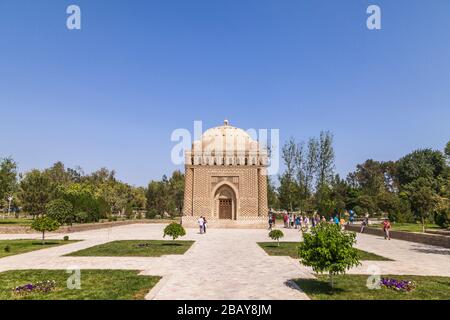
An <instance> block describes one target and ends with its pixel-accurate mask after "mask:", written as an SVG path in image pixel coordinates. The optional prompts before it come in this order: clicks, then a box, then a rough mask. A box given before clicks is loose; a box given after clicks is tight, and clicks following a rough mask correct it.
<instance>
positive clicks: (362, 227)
mask: <svg viewBox="0 0 450 320" xmlns="http://www.w3.org/2000/svg"><path fill="white" fill-rule="evenodd" d="M366 226H367V221H366V218H364V219H363V221H361V230H360V233H364V229H365V228H366Z"/></svg>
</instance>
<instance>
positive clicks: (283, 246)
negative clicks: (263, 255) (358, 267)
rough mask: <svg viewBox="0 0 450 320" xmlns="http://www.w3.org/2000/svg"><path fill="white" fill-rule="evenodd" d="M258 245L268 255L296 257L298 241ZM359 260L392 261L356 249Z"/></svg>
mask: <svg viewBox="0 0 450 320" xmlns="http://www.w3.org/2000/svg"><path fill="white" fill-rule="evenodd" d="M258 244H259V246H260V247H261V248H263V249H264V251H266V252H267V254H268V255H270V256H289V257H291V258H294V259H298V246H299V243H298V242H280V246H279V247H278V246H277V243H276V242H258ZM357 250H358V252H359V259H360V260H368V261H392V260H391V259H388V258H385V257H382V256H379V255H376V254H374V253H371V252H367V251H363V250H359V249H357Z"/></svg>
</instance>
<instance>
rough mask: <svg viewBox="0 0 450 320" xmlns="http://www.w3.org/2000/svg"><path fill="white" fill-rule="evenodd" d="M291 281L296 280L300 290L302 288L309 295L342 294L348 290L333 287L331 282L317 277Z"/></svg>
mask: <svg viewBox="0 0 450 320" xmlns="http://www.w3.org/2000/svg"><path fill="white" fill-rule="evenodd" d="M291 281H293V282H295V283H296V284H297V285H298V286H299V287H300V290H302V291H303V292H304V293H306V294H307V295H309V294H326V295H329V296H332V295H334V294H340V293H343V292H346V291H347V290H344V289H342V288H336V287H334V288H331V285H330V283H329V282H325V281H320V280H317V279H296V280H291Z"/></svg>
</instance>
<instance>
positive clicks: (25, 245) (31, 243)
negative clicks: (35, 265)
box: [0, 239, 76, 258]
mask: <svg viewBox="0 0 450 320" xmlns="http://www.w3.org/2000/svg"><path fill="white" fill-rule="evenodd" d="M72 242H76V241H63V240H50V239H49V240H46V241H45V244H44V245H43V244H42V242H41V240H0V258H3V257H7V256H12V255H16V254H21V253H26V252H30V251H35V250H41V249H46V248H50V247H57V246H61V245H64V244H69V243H72ZM7 246H9V248H10V250H9V252H8V251H7V250H6V249H5V248H6V247H7Z"/></svg>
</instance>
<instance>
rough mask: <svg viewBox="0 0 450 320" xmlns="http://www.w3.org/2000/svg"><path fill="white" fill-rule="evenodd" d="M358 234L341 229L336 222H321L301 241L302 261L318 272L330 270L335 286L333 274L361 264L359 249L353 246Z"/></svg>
mask: <svg viewBox="0 0 450 320" xmlns="http://www.w3.org/2000/svg"><path fill="white" fill-rule="evenodd" d="M355 243H356V234H355V233H353V232H346V231H341V229H340V227H339V226H337V225H335V224H329V223H320V224H318V225H317V226H316V227H314V228H312V231H311V233H305V234H304V235H303V242H301V243H300V247H299V257H300V263H302V264H303V265H305V266H309V267H312V269H313V270H314V271H315V272H317V273H324V272H328V274H329V276H330V284H331V286H332V287H333V275H336V274H340V273H345V272H346V271H347V270H348V269H350V268H351V267H354V266H357V265H359V264H360V263H359V260H358V251H357V250H356V249H355V248H353V245H354V244H355Z"/></svg>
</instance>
